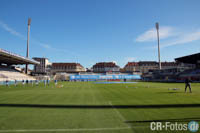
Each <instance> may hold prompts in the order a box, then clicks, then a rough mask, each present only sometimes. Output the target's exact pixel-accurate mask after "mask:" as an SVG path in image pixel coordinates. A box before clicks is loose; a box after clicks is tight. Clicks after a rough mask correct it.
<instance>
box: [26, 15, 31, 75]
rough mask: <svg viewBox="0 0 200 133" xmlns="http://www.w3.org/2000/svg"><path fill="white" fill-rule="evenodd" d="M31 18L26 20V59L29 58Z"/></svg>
mask: <svg viewBox="0 0 200 133" xmlns="http://www.w3.org/2000/svg"><path fill="white" fill-rule="evenodd" d="M30 26H31V18H28V34H27V51H26V57H27V58H29V36H30ZM25 72H26V74H28V64H26V71H25Z"/></svg>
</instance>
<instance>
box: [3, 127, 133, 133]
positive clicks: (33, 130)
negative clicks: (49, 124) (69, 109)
mask: <svg viewBox="0 0 200 133" xmlns="http://www.w3.org/2000/svg"><path fill="white" fill-rule="evenodd" d="M127 129H130V127H121V128H120V127H116V128H77V129H17V130H14V129H13V130H0V132H3V133H6V132H7V133H8V132H81V131H106V130H127Z"/></svg>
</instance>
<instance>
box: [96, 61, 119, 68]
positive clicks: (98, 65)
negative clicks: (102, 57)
mask: <svg viewBox="0 0 200 133" xmlns="http://www.w3.org/2000/svg"><path fill="white" fill-rule="evenodd" d="M94 67H119V66H117V65H116V64H115V63H114V62H99V63H96V64H95V65H94V66H93V68H94Z"/></svg>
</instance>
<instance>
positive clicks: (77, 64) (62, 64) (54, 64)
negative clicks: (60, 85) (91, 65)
mask: <svg viewBox="0 0 200 133" xmlns="http://www.w3.org/2000/svg"><path fill="white" fill-rule="evenodd" d="M52 66H53V67H57V66H59V67H60V66H80V67H83V66H82V65H81V64H80V63H52Z"/></svg>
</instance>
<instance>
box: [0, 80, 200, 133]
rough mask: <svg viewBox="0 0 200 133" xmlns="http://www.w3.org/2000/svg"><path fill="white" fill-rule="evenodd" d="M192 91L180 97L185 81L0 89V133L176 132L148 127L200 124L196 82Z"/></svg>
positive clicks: (79, 84)
mask: <svg viewBox="0 0 200 133" xmlns="http://www.w3.org/2000/svg"><path fill="white" fill-rule="evenodd" d="M168 88H179V89H180V90H179V89H178V90H171V89H170V90H169V89H168ZM192 90H193V93H189V92H187V93H184V83H148V82H138V83H134V84H95V83H94V82H58V85H57V86H55V85H54V83H51V84H50V86H46V87H45V86H44V84H42V83H41V84H39V86H35V85H34V86H32V85H24V86H23V85H18V86H14V85H11V86H9V87H6V86H0V133H1V132H2V133H6V132H7V133H16V132H18V133H22V132H23V133H35V132H37V133H43V132H47V133H48V132H50V133H60V132H77V133H78V132H84V133H90V132H91V133H93V132H95V133H134V132H136V133H137V132H138V133H142V132H144V133H148V132H178V131H169V130H167V131H164V130H163V131H151V130H150V123H151V122H152V121H155V122H172V123H174V122H179V123H188V122H190V121H192V120H194V121H198V122H199V121H200V84H199V83H192ZM179 132H180V131H179ZM181 132H184V131H181ZM185 132H189V131H185Z"/></svg>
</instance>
